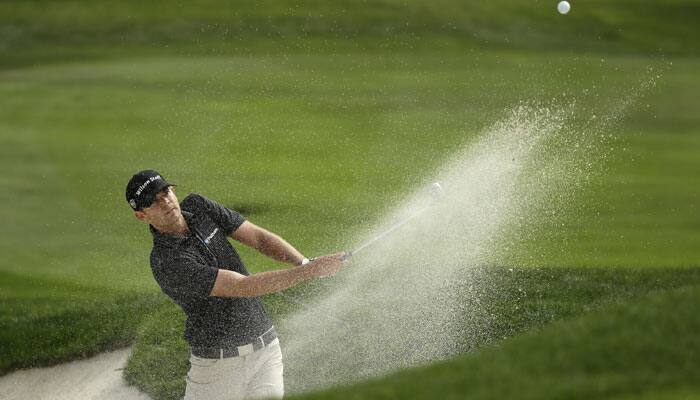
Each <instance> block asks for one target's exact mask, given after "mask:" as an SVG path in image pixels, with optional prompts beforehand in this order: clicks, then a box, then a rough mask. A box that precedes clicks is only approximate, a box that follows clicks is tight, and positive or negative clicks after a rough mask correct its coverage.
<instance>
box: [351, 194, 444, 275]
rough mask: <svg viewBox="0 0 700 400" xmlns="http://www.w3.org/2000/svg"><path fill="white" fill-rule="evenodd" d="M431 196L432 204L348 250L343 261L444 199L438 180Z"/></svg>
mask: <svg viewBox="0 0 700 400" xmlns="http://www.w3.org/2000/svg"><path fill="white" fill-rule="evenodd" d="M430 196H431V202H430V204H428V205H427V206H425V207H423V208H421V209H420V210H418V211H416V212H415V213H413V214H412V215H410V216H408V217H406V218H405V219H403V220H402V221H399V222H397V223H396V224H394V225H393V226H391V227H390V228H389V229H387V230H386V231H384V232H382V233H380V234H379V235H377V236H375V237H373V238H371V239H369V240H368V241H366V242H364V243H363V244H361V245H359V246H358V247H356V248H355V249H354V250H348V251H346V252H345V254H344V255H343V261H345V260H347V259H348V258H350V257H352V256H354V255H355V254H357V253H358V252H360V251H362V250H363V249H365V248H367V247H368V246H370V245H372V244H373V243H376V242H377V241H379V240H381V239H382V238H384V237H386V236H387V235H389V234H390V233H391V232H393V231H395V230H397V229H399V228H400V227H402V226H403V225H405V224H406V223H408V222H410V221H412V220H413V219H415V218H416V217H418V216H419V215H421V214H422V213H424V212H425V211H426V210H428V209H429V208H430V207H432V206H433V205H435V204H436V203H437V202H438V201H440V199H442V197H444V196H445V191H444V190H443V189H442V186H440V184H439V183H438V182H435V183H433V184H432V185H430Z"/></svg>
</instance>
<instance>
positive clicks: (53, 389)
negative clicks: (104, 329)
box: [0, 348, 150, 400]
mask: <svg viewBox="0 0 700 400" xmlns="http://www.w3.org/2000/svg"><path fill="white" fill-rule="evenodd" d="M130 353H131V349H130V348H126V349H120V350H116V351H112V352H108V353H102V354H99V355H97V356H95V357H92V358H89V359H85V360H79V361H72V362H68V363H65V364H60V365H56V366H53V367H48V368H33V369H28V370H20V371H15V372H13V373H10V374H8V375H5V376H3V377H0V393H2V396H0V397H2V398H3V399H5V400H20V399H23V400H24V399H35V400H44V399H46V400H49V399H51V400H64V399H65V400H69V399H73V400H92V399H95V400H97V399H106V400H149V399H150V397H148V396H147V395H146V394H144V393H141V392H140V391H139V390H138V389H137V388H135V387H133V386H128V385H127V384H126V382H125V381H124V379H123V378H122V369H123V368H124V365H125V364H126V361H127V359H128V357H129V354H130Z"/></svg>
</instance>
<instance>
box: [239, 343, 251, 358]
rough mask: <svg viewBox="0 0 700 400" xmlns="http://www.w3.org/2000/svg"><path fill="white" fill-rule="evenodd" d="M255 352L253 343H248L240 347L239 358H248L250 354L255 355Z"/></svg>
mask: <svg viewBox="0 0 700 400" xmlns="http://www.w3.org/2000/svg"><path fill="white" fill-rule="evenodd" d="M254 351H255V347H254V346H253V343H248V344H246V345H243V346H238V356H240V357H242V356H247V355H248V354H253V352H254Z"/></svg>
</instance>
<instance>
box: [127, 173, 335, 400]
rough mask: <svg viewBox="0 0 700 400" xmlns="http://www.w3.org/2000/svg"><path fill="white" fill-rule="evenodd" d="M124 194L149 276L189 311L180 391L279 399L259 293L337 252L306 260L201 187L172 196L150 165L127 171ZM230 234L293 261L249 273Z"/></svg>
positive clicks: (331, 260)
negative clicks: (140, 228) (145, 235)
mask: <svg viewBox="0 0 700 400" xmlns="http://www.w3.org/2000/svg"><path fill="white" fill-rule="evenodd" d="M126 199H127V201H128V202H129V205H130V206H131V208H132V209H133V211H134V215H135V216H136V218H138V219H139V220H141V221H143V222H145V223H147V224H149V226H150V230H151V233H152V234H153V250H152V251H151V269H152V271H153V277H154V278H155V280H156V281H157V282H158V284H159V285H160V288H161V290H162V291H163V292H164V293H165V294H166V295H168V296H169V297H170V298H172V299H173V300H174V301H175V302H176V303H177V304H178V305H179V306H180V307H181V308H182V310H183V311H184V312H185V314H186V315H187V322H186V324H185V339H186V340H187V341H188V342H189V344H190V346H191V351H192V354H191V357H190V364H191V368H190V370H189V372H188V374H187V389H186V391H185V399H186V400H191V399H231V400H233V399H250V398H281V397H282V396H283V394H284V383H283V377H282V370H283V367H282V352H281V350H280V345H279V340H278V338H277V334H276V332H275V328H274V327H273V326H272V322H271V321H270V319H269V318H268V316H267V313H266V312H265V309H264V307H263V305H262V302H261V301H260V299H259V296H261V295H264V294H268V293H273V292H277V291H281V290H284V289H287V288H289V287H292V286H294V285H296V284H298V283H300V282H302V281H305V280H308V279H312V278H317V277H324V276H329V275H333V274H334V273H336V272H337V271H338V270H339V269H340V268H341V266H342V261H341V257H342V253H337V254H332V255H327V256H323V257H318V258H316V259H314V260H313V261H309V260H308V259H307V258H306V257H304V256H303V255H302V254H301V253H300V252H299V251H298V250H297V249H295V248H294V247H293V246H292V245H290V244H289V243H287V242H286V241H285V240H284V239H282V238H281V237H279V236H277V235H275V234H274V233H271V232H268V231H266V230H265V229H263V228H260V227H258V226H256V225H254V224H252V223H251V222H249V221H246V220H245V218H243V216H241V215H240V214H239V213H237V212H236V211H233V210H231V209H229V208H226V207H224V206H222V205H221V204H218V203H216V202H214V201H212V200H209V199H207V198H206V197H204V196H201V195H198V194H190V195H189V196H187V197H185V198H184V199H183V200H182V203H178V199H177V197H176V196H175V191H174V188H173V185H171V184H169V183H168V182H167V181H166V180H165V178H163V176H162V175H160V174H159V173H158V172H156V171H152V170H146V171H141V172H138V173H137V174H135V175H134V176H133V177H132V178H131V180H130V181H129V183H128V184H127V187H126ZM228 237H231V238H233V239H235V240H237V241H239V242H241V243H243V244H245V245H247V246H250V247H252V248H254V249H256V250H257V251H259V252H260V253H262V254H264V255H266V256H268V257H270V258H272V259H274V260H277V261H281V262H286V263H289V264H293V265H295V266H296V267H294V268H287V269H280V270H273V271H267V272H261V273H257V274H253V275H250V274H249V273H248V271H247V269H246V267H245V265H244V264H243V262H242V261H241V259H240V257H239V256H238V253H237V252H236V250H235V249H234V248H233V246H232V245H231V243H229V241H228V240H227V238H228Z"/></svg>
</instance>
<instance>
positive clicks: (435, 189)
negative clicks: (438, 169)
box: [430, 182, 445, 201]
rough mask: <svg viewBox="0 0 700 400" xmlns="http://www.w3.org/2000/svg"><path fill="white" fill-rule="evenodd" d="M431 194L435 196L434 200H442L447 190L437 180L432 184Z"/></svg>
mask: <svg viewBox="0 0 700 400" xmlns="http://www.w3.org/2000/svg"><path fill="white" fill-rule="evenodd" d="M430 195H431V196H432V197H433V201H440V200H441V199H442V198H443V197H445V191H444V190H443V189H442V186H441V185H440V184H439V183H437V182H435V183H433V184H432V185H430Z"/></svg>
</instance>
